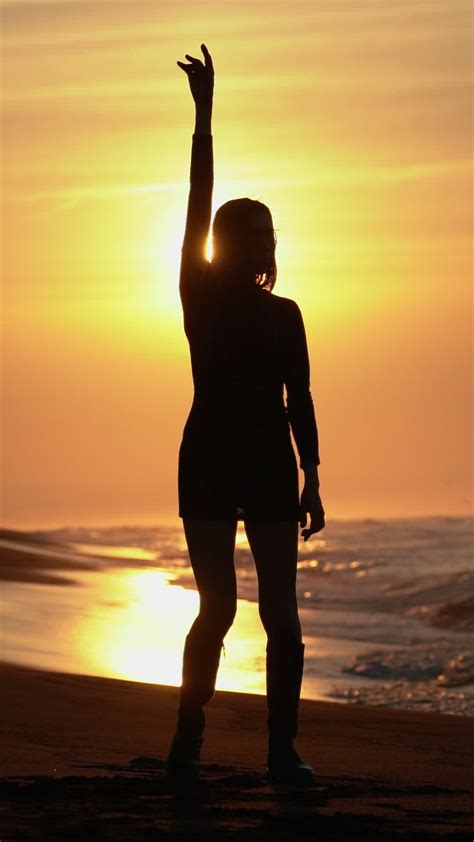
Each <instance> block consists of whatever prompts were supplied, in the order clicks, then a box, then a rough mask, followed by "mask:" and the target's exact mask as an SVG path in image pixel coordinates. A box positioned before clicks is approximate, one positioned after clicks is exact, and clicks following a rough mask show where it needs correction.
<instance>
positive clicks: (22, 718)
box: [0, 664, 474, 842]
mask: <svg viewBox="0 0 474 842" xmlns="http://www.w3.org/2000/svg"><path fill="white" fill-rule="evenodd" d="M1 678H2V717H1V722H2V731H3V751H2V757H1V761H0V770H1V776H2V777H1V781H0V788H1V791H2V802H3V805H4V806H3V808H2V812H1V814H0V824H1V831H0V837H1V839H2V842H6V840H28V839H44V840H66V839H67V840H70V839H77V840H79V839H90V840H96V839H97V840H109V839H110V840H112V839H113V840H114V842H116V841H119V840H123V841H124V842H125V840H127V842H131V841H132V840H151V839H157V838H158V839H159V838H161V837H166V838H175V839H179V840H186V839H189V840H191V839H196V840H197V839H198V838H203V839H206V840H208V839H211V840H213V839H226V840H227V839H232V840H234V839H235V840H243V839H244V838H245V839H247V837H248V835H249V834H250V835H251V839H256V840H267V841H268V842H270V840H271V841H272V842H273V840H312V842H315V840H318V842H319V840H326V839H327V840H336V842H337V841H338V840H340V841H341V842H342V840H344V842H350V840H361V842H362V840H364V842H365V840H374V842H375V840H376V842H384V840H387V842H388V840H407V842H408V840H426V842H428V840H433V839H443V840H448V839H449V840H471V839H472V837H473V831H474V820H473V819H472V804H473V803H474V781H473V774H472V773H473V768H474V756H473V748H472V747H473V745H474V739H473V737H474V733H473V732H474V721H473V720H472V719H468V718H463V717H458V716H447V715H444V716H443V715H440V714H436V713H419V712H415V711H399V710H392V709H388V708H381V707H368V706H366V705H364V706H358V705H344V704H340V703H331V702H321V701H310V700H303V701H302V702H301V712H300V736H299V737H298V740H297V748H298V749H299V751H300V753H301V754H302V755H303V756H304V757H305V759H307V760H308V761H309V762H311V763H312V764H313V766H314V767H315V769H316V772H317V777H318V783H317V786H316V787H315V788H313V789H308V790H299V791H298V790H295V789H294V788H291V787H281V788H276V787H270V786H269V785H268V784H267V783H266V781H265V779H264V769H265V750H266V732H265V698H264V697H263V696H257V695H249V694H241V693H230V692H224V691H218V692H216V694H215V697H214V699H213V701H212V702H211V703H210V704H209V705H208V706H207V720H208V727H207V733H206V740H205V743H204V747H203V752H202V781H201V783H200V784H199V785H198V786H197V787H196V788H195V789H194V790H193V791H192V792H190V793H175V792H170V791H169V789H168V788H167V786H166V781H165V773H164V759H165V757H166V753H167V750H168V747H169V742H170V738H171V735H172V732H173V729H174V724H175V716H176V714H175V711H176V706H177V700H178V689H177V688H176V687H165V686H159V685H152V684H143V683H137V682H131V681H120V680H115V679H107V678H99V677H92V676H82V675H81V676H79V675H74V674H65V673H52V672H43V671H40V670H35V669H28V668H23V667H18V666H14V665H10V664H3V665H2V666H1Z"/></svg>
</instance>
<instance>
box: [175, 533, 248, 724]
mask: <svg viewBox="0 0 474 842" xmlns="http://www.w3.org/2000/svg"><path fill="white" fill-rule="evenodd" d="M183 526H184V532H185V536H186V542H187V545H188V551H189V557H190V560H191V565H192V568H193V572H194V578H195V580H196V585H197V588H198V591H199V600H200V608H199V614H198V616H197V617H196V619H195V620H194V622H193V624H192V626H191V628H190V630H189V632H188V635H187V637H186V642H185V646H184V652H183V680H182V686H181V693H180V705H179V720H178V728H179V729H180V730H181V731H188V732H194V733H196V732H198V733H199V732H202V730H203V728H204V724H205V718H204V713H203V706H204V705H205V704H206V703H207V702H208V701H210V700H211V698H212V696H213V695H214V689H215V682H216V677H217V670H218V667H219V659H220V653H221V647H222V643H223V640H224V637H225V635H226V634H227V632H228V630H229V628H230V627H231V625H232V623H233V620H234V617H235V612H236V608H237V585H236V577H235V568H234V549H235V535H236V531H237V522H236V521H234V522H225V521H206V520H197V519H193V518H183Z"/></svg>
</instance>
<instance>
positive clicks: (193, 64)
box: [176, 44, 214, 106]
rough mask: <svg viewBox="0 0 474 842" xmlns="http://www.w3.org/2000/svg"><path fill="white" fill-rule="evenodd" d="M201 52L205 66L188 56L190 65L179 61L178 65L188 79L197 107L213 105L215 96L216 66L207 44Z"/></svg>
mask: <svg viewBox="0 0 474 842" xmlns="http://www.w3.org/2000/svg"><path fill="white" fill-rule="evenodd" d="M201 50H202V53H203V55H204V64H203V62H202V61H201V59H199V58H194V56H190V55H188V53H186V55H185V58H187V59H188V61H189V64H184V62H182V61H177V62H176V64H178V65H179V67H181V69H182V70H184V72H185V73H186V75H187V77H188V82H189V87H190V89H191V94H192V97H193V99H194V102H195V103H196V106H201V105H207V106H209V105H212V98H213V95H214V65H213V63H212V58H211V54H210V52H209V50H208V49H207V47H206V45H205V44H201Z"/></svg>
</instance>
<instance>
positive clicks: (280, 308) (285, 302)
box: [264, 290, 301, 317]
mask: <svg viewBox="0 0 474 842" xmlns="http://www.w3.org/2000/svg"><path fill="white" fill-rule="evenodd" d="M264 292H265V298H266V299H267V300H268V304H269V306H270V307H272V308H273V310H274V311H276V312H278V313H281V315H282V316H285V315H286V316H288V317H291V316H295V315H297V314H299V313H300V312H301V311H300V308H299V306H298V304H297V302H296V301H295V300H294V299H293V298H286V297H285V296H283V295H276V294H275V293H274V292H268V291H265V290H264Z"/></svg>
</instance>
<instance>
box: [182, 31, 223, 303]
mask: <svg viewBox="0 0 474 842" xmlns="http://www.w3.org/2000/svg"><path fill="white" fill-rule="evenodd" d="M201 50H202V52H203V55H204V64H203V62H202V61H201V60H200V59H198V58H194V57H193V56H190V55H186V58H187V59H188V60H189V62H190V63H189V64H184V63H183V62H180V61H178V62H177V64H178V65H179V67H181V68H182V70H184V71H185V73H186V74H187V76H188V81H189V87H190V89H191V94H192V96H193V99H194V102H195V106H196V122H195V127H194V134H193V138H192V149H191V171H190V190H189V198H188V209H187V214H186V228H185V233H184V240H183V246H182V249H181V267H180V277H179V289H180V294H181V300H182V302H183V307H185V308H186V307H187V305H188V304H189V305H190V306H192V299H193V297H194V296H195V295H196V296H199V294H200V282H202V281H203V279H204V273H205V269H206V267H207V261H206V256H205V246H206V240H207V237H208V234H209V226H210V223H211V207H212V188H213V182H214V160H213V148H212V130H211V123H212V102H213V91H214V68H213V64H212V58H211V56H210V53H209V51H208V49H207V47H206V46H205V44H201Z"/></svg>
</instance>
